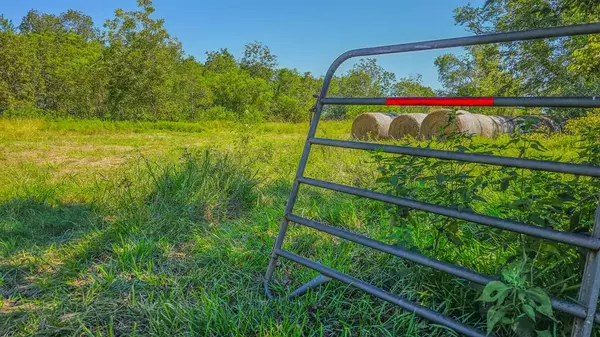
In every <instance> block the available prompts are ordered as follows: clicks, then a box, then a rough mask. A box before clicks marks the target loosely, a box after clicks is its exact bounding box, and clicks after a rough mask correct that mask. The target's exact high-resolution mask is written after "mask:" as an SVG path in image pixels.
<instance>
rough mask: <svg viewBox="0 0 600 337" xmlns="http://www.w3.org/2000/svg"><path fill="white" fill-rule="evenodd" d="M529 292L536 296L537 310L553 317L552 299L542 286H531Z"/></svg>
mask: <svg viewBox="0 0 600 337" xmlns="http://www.w3.org/2000/svg"><path fill="white" fill-rule="evenodd" d="M527 293H528V294H529V295H530V296H532V297H534V300H535V310H537V312H539V313H540V314H542V315H545V316H548V317H550V318H553V317H554V316H553V314H552V302H551V301H550V297H548V294H546V292H545V291H544V290H543V289H542V288H538V287H536V288H531V289H528V290H527Z"/></svg>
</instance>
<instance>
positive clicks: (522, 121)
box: [512, 116, 560, 133]
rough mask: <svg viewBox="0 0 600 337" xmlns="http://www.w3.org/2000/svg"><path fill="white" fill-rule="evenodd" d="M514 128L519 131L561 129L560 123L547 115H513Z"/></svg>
mask: <svg viewBox="0 0 600 337" xmlns="http://www.w3.org/2000/svg"><path fill="white" fill-rule="evenodd" d="M512 118H513V124H514V129H515V130H516V131H517V132H518V133H528V132H533V131H539V130H543V131H548V132H551V131H559V130H560V125H559V124H558V123H556V122H555V121H554V120H552V119H550V118H548V117H545V116H518V117H512Z"/></svg>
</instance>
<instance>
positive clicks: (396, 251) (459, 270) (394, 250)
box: [287, 214, 600, 323]
mask: <svg viewBox="0 0 600 337" xmlns="http://www.w3.org/2000/svg"><path fill="white" fill-rule="evenodd" d="M287 218H288V220H290V221H292V222H294V223H297V224H299V225H303V226H306V227H310V228H312V229H316V230H318V231H321V232H324V233H328V234H331V235H333V236H337V237H340V238H343V239H346V240H349V241H352V242H356V243H358V244H361V245H363V246H367V247H370V248H373V249H376V250H379V251H382V252H384V253H388V254H391V255H394V256H397V257H400V258H403V259H406V260H409V261H412V262H415V263H418V264H420V265H423V266H426V267H431V268H433V269H436V270H439V271H443V272H446V273H448V274H450V275H453V276H456V277H460V278H462V279H465V280H467V281H471V282H473V283H476V284H480V285H485V284H487V283H488V282H491V281H494V280H497V279H498V278H497V277H493V276H489V275H484V274H480V273H476V272H474V271H472V270H470V269H468V268H465V267H461V266H456V265H453V264H451V263H447V262H442V261H439V260H436V259H432V258H430V257H427V256H425V255H421V254H419V253H415V252H413V251H410V250H406V249H402V248H398V247H396V246H392V245H388V244H386V243H383V242H381V241H377V240H373V239H370V238H367V237H365V236H362V235H359V234H356V233H352V232H349V231H346V230H343V229H340V228H336V227H333V226H328V225H326V224H324V223H320V222H318V221H314V220H310V219H306V218H303V217H301V216H298V215H295V214H290V215H288V216H287ZM551 300H552V307H553V308H554V309H556V310H559V311H562V312H565V313H568V314H571V315H573V316H575V317H579V318H585V308H584V307H583V306H582V305H579V304H577V303H573V302H568V301H565V300H561V299H556V298H551ZM597 315H598V317H597V320H598V323H600V313H597Z"/></svg>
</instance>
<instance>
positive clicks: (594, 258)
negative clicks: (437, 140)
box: [264, 23, 600, 337]
mask: <svg viewBox="0 0 600 337" xmlns="http://www.w3.org/2000/svg"><path fill="white" fill-rule="evenodd" d="M597 33H600V24H598V23H593V24H584V25H573V26H565V27H555V28H546V29H534V30H527V31H517V32H508V33H497V34H488V35H476V36H469V37H461V38H453V39H444V40H435V41H425V42H415V43H407V44H398V45H390V46H381V47H373V48H363V49H355V50H350V51H347V52H345V53H343V54H342V55H340V56H339V57H338V58H337V59H336V60H335V61H334V62H333V63H332V64H331V66H330V67H329V69H328V71H327V74H326V76H325V79H324V81H323V86H322V88H321V93H320V95H319V97H318V98H317V103H316V106H315V113H314V116H313V118H312V120H311V124H310V129H309V131H308V135H307V139H306V142H305V144H304V149H303V152H302V156H301V158H300V162H299V164H298V169H297V171H296V177H295V179H294V183H293V185H292V190H291V193H290V196H289V199H288V202H287V205H286V208H285V215H284V217H283V219H282V221H281V224H280V227H279V234H278V236H277V239H276V240H275V245H274V247H273V251H272V253H271V258H270V261H269V264H268V266H267V272H266V275H265V280H264V289H265V293H266V294H267V296H268V297H269V298H273V295H272V293H271V290H270V288H269V284H270V282H271V279H272V277H273V272H274V269H275V265H276V261H277V258H278V257H280V256H281V257H285V258H287V259H289V260H292V261H294V262H297V263H299V264H301V265H304V266H306V267H308V268H311V269H314V270H317V271H318V272H320V273H321V275H320V276H318V277H317V278H315V279H314V280H312V281H310V282H308V283H307V284H305V285H303V286H301V287H300V288H298V289H297V290H296V291H294V292H293V293H292V294H290V296H288V298H289V297H293V296H298V295H301V294H303V293H305V292H306V291H307V290H308V289H310V288H313V287H316V286H318V285H320V284H323V283H324V282H327V281H329V280H330V279H336V280H338V281H341V282H344V283H347V284H349V285H352V286H354V287H356V288H358V289H361V290H363V291H364V292H366V293H369V294H371V295H373V296H376V297H378V298H380V299H383V300H385V301H388V302H390V303H393V304H395V305H397V306H398V307H400V308H402V309H404V310H408V311H411V312H414V313H415V314H416V315H418V316H421V317H423V318H425V319H428V320H430V321H432V322H434V323H437V324H441V325H444V326H447V327H449V328H451V329H453V330H455V331H456V332H458V333H461V334H463V335H467V336H478V337H483V336H486V334H485V333H484V332H482V331H480V330H478V329H475V328H473V327H470V326H468V325H466V324H463V323H461V322H459V321H457V320H455V319H452V318H450V317H447V316H444V315H442V314H440V313H438V312H436V311H434V310H431V309H428V308H425V307H423V306H421V305H419V304H417V303H414V302H411V301H409V300H406V299H403V298H400V297H397V296H395V295H393V294H391V293H389V292H387V291H385V290H382V289H380V288H378V287H375V286H373V285H371V284H369V283H367V282H364V281H361V280H358V279H356V278H354V277H352V276H349V275H346V274H344V273H341V272H339V271H336V270H334V269H332V268H329V267H327V266H324V265H322V264H320V263H317V262H314V261H311V260H309V259H306V258H304V257H301V256H299V255H296V254H294V253H292V252H289V251H286V250H283V249H282V245H283V241H284V239H285V235H286V232H287V228H288V225H289V222H290V221H291V222H294V223H296V224H298V225H302V226H306V227H309V228H312V229H315V230H318V231H321V232H325V233H328V234H330V235H333V236H337V237H340V238H343V239H346V240H349V241H352V242H355V243H358V244H361V245H364V246H367V247H370V248H373V249H376V250H379V251H382V252H385V253H388V254H391V255H394V256H397V257H400V258H404V259H407V260H410V261H412V262H415V263H419V264H422V265H424V266H428V267H431V268H434V269H437V270H441V271H444V272H446V273H449V274H451V275H454V276H457V277H461V278H463V279H466V280H469V281H471V282H474V283H477V284H486V283H488V282H489V281H492V280H495V279H496V278H495V277H494V276H488V275H483V274H479V273H476V272H474V271H471V270H469V269H467V268H464V267H460V266H456V265H452V264H450V263H446V262H442V261H439V260H436V259H433V258H430V257H427V256H424V255H421V254H418V253H415V252H412V251H408V250H403V249H400V248H398V247H395V246H391V245H388V244H385V243H383V242H379V241H377V240H373V239H370V238H368V237H365V236H362V235H359V234H356V233H352V232H349V231H346V230H342V229H339V228H335V227H332V226H328V225H325V224H323V223H320V222H317V221H314V220H310V219H306V218H303V217H300V216H298V215H295V214H293V208H294V204H295V203H296V198H297V196H298V189H299V186H300V184H305V185H311V186H317V187H320V188H324V189H329V190H333V191H338V192H342V193H346V194H351V195H356V196H360V197H364V198H369V199H373V200H379V201H382V202H386V203H390V204H395V205H401V206H405V207H410V208H413V209H419V210H423V211H427V212H431V213H436V214H441V215H444V216H448V217H452V218H457V219H462V220H466V221H470V222H474V223H478V224H481V225H484V226H489V227H493V228H499V229H503V230H508V231H512V232H515V233H521V234H526V235H531V236H534V237H537V238H541V239H546V240H551V241H556V242H561V243H565V244H569V245H572V246H577V247H581V248H584V249H587V251H588V253H587V257H586V264H585V268H584V275H583V280H582V284H581V287H580V292H579V299H578V302H579V303H575V302H571V301H566V300H562V299H555V298H552V307H553V308H554V309H556V310H558V311H562V312H565V313H568V314H570V315H572V316H574V317H575V322H574V325H573V331H572V336H573V337H589V336H590V335H591V333H592V328H593V325H594V322H596V323H600V313H597V312H596V306H597V302H598V292H599V290H600V254H598V251H599V250H600V203H599V205H598V208H597V209H596V217H595V221H594V228H593V230H592V232H591V235H590V236H585V235H581V234H575V233H569V232H562V231H556V230H553V229H548V228H542V227H538V226H533V225H528V224H523V223H518V222H514V221H510V220H506V219H501V218H497V217H492V216H487V215H483V214H476V213H468V212H461V211H459V210H457V209H453V208H449V207H445V206H439V205H434V204H429V203H424V202H420V201H416V200H411V199H407V198H400V197H396V196H391V195H387V194H383V193H378V192H374V191H370V190H365V189H360V188H355V187H351V186H345V185H340V184H336V183H332V182H328V181H323V180H317V179H312V178H308V177H305V176H304V170H305V168H306V163H307V160H308V156H309V154H310V150H311V146H312V145H321V146H332V147H340V148H349V149H356V150H380V151H383V152H387V153H394V154H403V155H411V156H421V157H430V158H437V159H442V160H455V161H462V162H470V163H480V164H489V165H498V166H505V167H517V168H524V169H530V170H540V171H549V172H558V173H567V174H575V175H582V176H589V177H600V167H598V166H590V165H580V164H572V163H561V162H553V161H545V160H533V159H524V158H512V157H501V156H493V155H483V154H474V153H463V152H453V151H441V150H433V149H425V148H414V147H407V146H394V145H384V144H376V143H365V142H354V141H343V140H335V139H325V138H315V133H316V130H317V126H318V123H319V120H320V118H321V112H322V110H323V106H324V105H328V104H330V105H334V104H346V105H364V104H367V105H426V106H523V107H584V108H598V107H600V98H596V97H436V98H423V97H387V98H385V97H384V98H348V97H327V91H328V89H329V85H330V83H331V79H332V78H333V75H334V73H335V71H336V70H337V68H338V67H339V66H340V65H341V64H342V63H343V62H344V61H346V60H348V59H350V58H354V57H361V56H370V55H382V54H394V53H404V52H414V51H422V50H432V49H442V48H451V47H462V46H472V45H479V44H489V43H500V42H512V41H525V40H532V39H545V38H553V37H563V36H575V35H585V34H597Z"/></svg>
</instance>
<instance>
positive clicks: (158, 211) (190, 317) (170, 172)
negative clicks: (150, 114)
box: [0, 120, 596, 336]
mask: <svg viewBox="0 0 600 337" xmlns="http://www.w3.org/2000/svg"><path fill="white" fill-rule="evenodd" d="M350 126H351V123H350V122H349V121H343V122H337V121H324V122H321V124H320V130H319V135H320V136H323V137H329V138H337V139H349V134H350ZM307 130H308V124H307V123H301V124H293V123H258V124H247V125H243V124H235V123H232V122H203V123H174V122H173V123H171V122H162V123H134V122H101V121H71V120H62V121H61V120H59V121H50V120H0V164H1V165H2V170H1V171H0V186H1V187H0V256H1V257H2V259H1V260H0V290H1V291H2V293H3V297H2V300H1V301H2V302H1V303H0V304H1V315H0V335H2V336H24V335H44V336H64V335H67V336H69V335H77V336H80V335H83V336H125V335H136V336H145V335H155V336H397V335H402V336H453V335H455V333H454V332H452V331H451V330H449V329H447V328H444V327H442V326H438V325H435V324H432V323H431V322H428V321H426V320H423V319H420V318H418V317H416V316H414V315H413V314H412V313H410V312H406V311H402V310H400V309H398V308H397V307H394V306H392V305H391V304H387V303H385V302H383V301H380V300H378V299H375V298H373V297H371V296H369V295H366V294H364V293H362V292H360V291H358V290H356V289H354V288H352V287H349V286H346V285H344V284H342V283H339V282H335V281H332V282H329V283H328V284H327V285H325V286H323V287H322V288H320V289H318V290H315V291H310V292H309V293H308V294H306V295H304V296H302V297H300V298H296V299H293V300H274V301H269V300H267V299H266V297H265V295H264V292H263V284H262V280H263V275H264V272H265V269H266V266H267V262H268V257H269V253H270V251H271V248H272V245H273V242H274V239H275V236H276V235H277V231H278V225H279V222H280V220H281V217H282V215H283V210H284V207H285V203H286V200H287V196H288V194H289V190H290V186H291V183H292V181H293V178H294V175H295V171H296V167H297V163H298V160H299V157H300V153H301V150H302V147H303V144H304V140H305V138H306V132H307ZM510 141H511V138H510V137H508V136H505V137H501V138H499V139H497V140H494V141H492V140H485V139H480V138H473V139H463V140H461V144H462V145H464V146H466V147H469V149H468V151H471V152H493V153H496V154H503V155H511V156H519V155H521V156H525V157H535V158H546V159H555V160H561V161H581V160H583V158H582V157H581V151H583V150H581V147H582V145H581V143H580V141H579V138H578V136H577V135H566V134H556V135H553V136H545V135H533V136H528V137H526V141H525V140H522V141H523V142H527V143H522V144H521V145H519V144H510ZM397 143H403V144H404V143H410V145H416V146H432V147H435V148H453V146H454V145H456V144H453V143H452V142H441V143H437V142H433V143H427V142H416V141H402V142H397ZM533 143H536V144H537V143H539V144H540V145H541V146H542V148H543V149H537V150H536V148H538V146H537V145H536V146H533V147H532V146H531V144H533ZM523 144H526V145H528V149H527V150H524V151H523V152H521V148H520V147H519V146H522V145H523ZM402 158H404V159H402ZM402 158H400V159H398V157H394V156H387V155H381V154H378V153H369V152H360V151H355V150H343V149H335V148H327V147H320V146H315V147H314V148H313V151H312V152H311V156H310V159H309V166H308V168H307V171H306V176H309V177H314V178H319V179H324V180H329V181H334V182H337V183H341V184H346V185H351V186H357V187H365V188H371V189H375V190H379V191H384V192H389V193H394V194H399V195H401V190H400V189H398V188H396V187H394V186H392V185H391V184H390V181H394V182H395V184H396V185H397V186H409V187H413V188H414V189H415V190H416V192H415V194H413V195H411V197H413V198H416V199H419V200H423V201H428V202H432V203H439V204H445V205H447V206H454V205H458V207H466V206H465V205H468V207H470V208H472V209H473V210H474V211H477V212H480V213H485V214H488V215H494V216H500V217H509V218H512V219H516V220H519V221H523V222H525V223H530V224H536V225H542V226H551V227H554V228H556V229H561V230H581V227H584V228H587V229H589V226H590V225H591V221H592V220H591V219H592V216H593V209H594V206H595V205H594V201H593V200H586V202H585V204H586V205H587V206H577V205H579V204H580V203H579V201H578V200H576V199H577V198H578V197H584V196H585V195H587V194H585V193H587V192H586V191H588V190H583V189H582V190H578V191H577V192H576V193H575V192H574V193H573V195H572V196H571V197H565V196H561V194H560V193H561V191H562V190H561V188H563V187H560V186H558V187H557V186H554V185H552V186H553V187H552V189H550V188H549V187H548V186H550V185H549V184H550V183H551V182H553V181H555V182H558V183H561V182H564V183H565V184H566V185H568V184H571V185H573V184H574V181H575V179H576V178H574V177H572V176H569V175H561V174H545V175H543V174H542V173H540V174H537V173H536V174H534V173H531V172H529V173H527V172H523V171H524V170H515V172H516V173H515V174H516V176H515V178H514V179H512V180H511V181H508V182H503V179H504V178H505V177H506V175H507V174H509V173H507V171H503V170H501V169H499V168H493V167H485V166H483V165H473V164H460V165H457V164H452V165H454V166H435V162H434V161H432V160H430V161H429V162H425V161H413V162H410V161H408V160H409V159H410V158H408V157H406V158H405V157H402ZM448 165H450V164H448ZM436 170H437V171H436ZM436 172H437V173H436ZM411 174H415V176H419V177H421V178H418V179H417V178H411V177H410V175H411ZM440 174H441V175H442V176H443V178H440V177H441V176H440ZM460 174H467V176H460ZM482 175H483V176H484V177H485V178H486V179H487V181H488V182H489V184H490V187H485V188H482V187H481V186H475V185H474V184H475V181H476V179H477V176H482ZM425 176H431V177H432V180H431V181H430V180H427V179H426V178H424V177H425ZM394 177H395V178H394ZM519 177H520V178H519ZM390 178H391V180H390ZM394 179H395V180H394ZM419 179H420V180H419ZM436 179H437V180H436ZM440 179H442V180H441V181H440ZM413 180H414V181H413ZM461 182H464V183H465V184H467V185H468V186H471V187H470V189H469V190H468V191H467V192H463V190H461V189H460V188H461V187H460V186H462V185H461ZM524 182H530V183H528V184H529V185H528V187H527V186H525V187H524V186H523V185H524V184H525V183H524ZM413 183H414V184H413ZM496 183H497V184H496ZM578 183H579V182H578ZM580 183H581V185H582V186H583V185H585V186H589V189H590V192H589V194H590V195H592V194H593V188H595V186H596V185H593V184H589V180H581V182H580ZM403 184H404V185H403ZM410 184H413V185H410ZM496 185H497V186H496ZM473 186H475V187H473ZM573 186H580V185H573ZM524 191H525V192H526V193H525V194H523V192H524ZM461 193H463V194H464V193H467V194H468V195H469V196H470V199H468V200H466V199H464V198H463V197H461V198H462V199H461V198H458V199H454V197H453V196H457V195H459V194H460V195H462V194H461ZM475 193H477V195H476V197H473V195H475ZM563 197H564V198H567V200H562V199H561V202H562V203H563V204H564V205H566V206H564V207H565V208H564V209H563V208H560V207H559V206H556V208H554V209H551V208H548V207H550V206H548V207H546V206H544V205H543V204H545V203H549V200H550V199H552V198H563ZM569 198H570V199H569ZM552 200H554V199H552ZM583 204H584V203H582V205H583ZM569 205H570V206H569ZM567 206H568V207H572V208H571V209H568V210H567V208H568V207H567ZM561 207H562V206H561ZM578 207H579V208H578ZM575 209H576V210H577V212H579V213H578V214H579V215H578V218H577V221H576V223H575V224H574V222H575V221H574V220H573V212H575V211H574V210H575ZM294 211H295V213H296V214H299V215H302V216H305V217H309V218H312V219H317V220H319V221H322V222H325V223H327V224H331V225H335V226H339V227H342V228H345V229H347V230H351V231H354V232H357V233H361V234H364V235H367V236H369V237H372V238H375V239H379V240H382V241H384V242H387V243H390V244H395V245H398V246H401V247H405V248H406V249H411V250H414V251H418V252H420V253H422V254H425V255H429V256H434V257H436V258H437V259H440V260H444V261H448V262H452V263H456V264H459V265H463V266H466V267H469V268H472V269H474V270H476V271H478V272H481V273H486V274H490V275H499V274H500V273H501V272H502V271H505V270H507V269H508V270H512V269H514V263H513V262H514V261H517V260H518V261H523V259H525V261H528V263H530V264H531V268H530V269H528V270H531V273H532V274H531V275H527V276H523V275H518V277H524V280H525V281H526V282H527V283H528V284H529V282H533V283H535V284H536V285H537V286H541V287H543V288H544V289H545V291H547V292H548V294H549V295H552V296H556V297H561V298H570V299H575V298H576V296H577V291H578V284H579V282H580V280H581V275H580V274H581V273H580V272H581V266H582V265H581V264H580V261H581V257H582V255H581V252H579V251H577V250H575V249H572V248H568V247H566V246H564V245H558V244H550V243H542V244H540V243H539V241H540V240H537V241H535V242H538V243H533V241H532V243H529V241H527V247H531V248H532V249H533V250H535V251H537V253H535V254H534V253H532V252H529V251H527V252H525V251H521V249H522V247H523V243H524V242H525V241H524V240H525V238H524V237H522V236H519V235H516V234H508V233H504V232H500V231H498V230H491V229H486V228H485V227H483V226H478V225H474V224H469V223H465V222H456V221H455V222H452V221H449V220H448V219H446V218H443V217H441V216H431V215H428V214H425V213H419V212H413V213H410V215H407V214H406V213H405V212H406V211H405V210H401V209H397V208H394V207H391V206H390V205H386V204H383V203H380V202H376V201H370V200H366V199H361V198H356V197H351V196H348V195H344V194H341V193H333V192H328V191H324V190H321V189H317V188H309V187H302V188H301V192H300V198H299V200H298V203H297V204H296V206H295V210H294ZM532 214H539V216H538V218H539V220H538V218H535V217H534V215H532ZM549 214H550V215H549ZM547 218H548V219H547ZM550 218H551V219H550ZM284 248H285V249H287V250H290V251H293V252H295V253H297V254H300V255H303V256H305V257H309V258H311V259H313V260H315V261H319V262H320V263H323V264H325V265H328V266H331V267H333V268H335V269H337V270H340V271H343V272H346V273H348V274H351V275H353V276H355V277H357V278H359V279H362V280H365V281H369V282H371V283H373V284H375V285H377V286H378V287H381V288H383V289H385V290H387V291H390V292H392V293H394V294H397V295H399V296H403V297H406V298H409V299H411V300H414V301H417V302H419V303H420V304H422V305H424V306H426V307H429V308H432V309H434V310H437V311H440V312H442V313H445V314H447V315H449V316H451V317H454V318H456V319H458V320H460V321H463V322H465V323H469V324H472V325H474V326H476V327H478V328H480V329H482V330H483V331H485V330H486V312H487V309H488V307H486V305H487V304H486V303H484V302H482V301H476V299H477V298H478V297H480V295H481V292H482V289H483V287H481V286H478V285H473V284H471V283H469V282H467V281H464V280H460V279H457V278H454V277H452V276H449V275H446V274H443V273H441V272H437V271H434V270H432V269H430V268H426V267H421V266H418V265H415V264H413V263H410V262H407V261H403V260H401V259H397V258H393V257H391V256H389V255H386V254H383V253H379V252H375V251H373V250H370V249H366V248H362V247H360V246H358V245H356V244H353V243H351V242H346V241H344V240H343V239H339V238H334V237H331V236H328V235H326V234H324V233H318V232H315V231H313V230H310V229H308V228H302V227H300V226H296V225H293V226H292V227H291V228H290V235H289V237H288V239H287V240H286V242H285V244H284ZM536 254H537V255H536ZM279 262H280V263H279V264H278V267H277V269H276V272H275V280H274V284H273V291H274V292H275V293H276V294H279V295H285V294H286V293H288V292H290V291H292V290H293V289H295V288H296V287H297V286H299V285H301V284H303V283H305V282H306V281H308V280H310V279H311V278H313V277H314V276H316V273H315V272H314V271H311V270H308V269H306V268H304V267H301V266H299V265H296V264H294V263H292V262H290V261H285V260H284V259H280V261H279ZM528 266H529V264H528ZM511 268H512V269H511ZM533 271H536V272H535V275H533ZM525 281H524V282H525ZM538 320H539V321H540V322H541V323H540V324H542V326H541V327H542V328H548V329H553V331H555V332H556V333H557V335H562V334H563V333H568V331H570V325H571V319H570V318H568V316H564V315H563V314H561V313H558V312H554V321H553V320H551V319H550V318H548V317H538ZM495 331H496V332H497V333H498V334H499V335H510V334H511V333H512V330H511V329H509V328H506V327H499V328H496V329H495Z"/></svg>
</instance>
